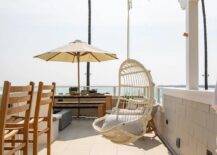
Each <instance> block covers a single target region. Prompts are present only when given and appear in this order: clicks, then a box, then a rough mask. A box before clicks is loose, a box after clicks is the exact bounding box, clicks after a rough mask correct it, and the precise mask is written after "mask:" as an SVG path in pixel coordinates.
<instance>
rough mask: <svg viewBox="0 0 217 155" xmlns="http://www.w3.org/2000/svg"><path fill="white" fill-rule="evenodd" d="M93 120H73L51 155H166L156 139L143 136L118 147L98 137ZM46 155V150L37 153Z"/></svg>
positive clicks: (61, 135) (150, 136) (165, 150)
mask: <svg viewBox="0 0 217 155" xmlns="http://www.w3.org/2000/svg"><path fill="white" fill-rule="evenodd" d="M92 122H93V119H79V120H73V122H72V124H71V125H70V126H68V127H67V128H66V129H64V130H63V131H62V132H60V135H59V137H58V139H57V140H56V141H55V142H54V143H53V144H52V155H61V154H62V155H63V154H64V155H71V154H75V155H147V154H150V155H168V154H169V151H168V150H167V148H166V147H165V146H164V145H163V144H162V142H161V141H160V140H159V138H158V137H155V138H152V137H153V136H154V135H153V134H149V135H145V136H144V137H143V138H141V139H139V140H138V141H136V142H135V143H133V144H129V145H120V144H115V143H112V142H111V141H109V140H107V139H105V138H103V137H102V136H101V135H98V134H97V133H96V132H95V131H94V130H93V128H92ZM39 154H40V155H45V154H46V149H42V150H41V151H40V152H39Z"/></svg>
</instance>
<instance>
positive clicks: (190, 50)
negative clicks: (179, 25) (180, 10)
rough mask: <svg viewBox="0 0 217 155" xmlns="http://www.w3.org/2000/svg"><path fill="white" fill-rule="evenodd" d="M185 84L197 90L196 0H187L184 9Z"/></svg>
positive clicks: (188, 87)
mask: <svg viewBox="0 0 217 155" xmlns="http://www.w3.org/2000/svg"><path fill="white" fill-rule="evenodd" d="M186 30H187V32H188V37H187V39H186V86H187V89H190V90H197V89H198V83H199V82H198V81H199V63H198V0H188V6H187V10H186Z"/></svg>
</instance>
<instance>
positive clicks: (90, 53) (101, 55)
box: [34, 40, 118, 91]
mask: <svg viewBox="0 0 217 155" xmlns="http://www.w3.org/2000/svg"><path fill="white" fill-rule="evenodd" d="M34 58H39V59H42V60H45V61H59V62H70V63H75V62H76V63H78V89H80V62H101V61H108V60H114V59H118V58H117V56H116V54H113V53H110V52H107V51H104V50H101V49H98V48H96V47H93V46H91V45H89V44H87V43H85V42H82V41H80V40H75V41H74V42H70V43H69V44H68V45H65V46H62V47H59V48H56V49H54V50H51V51H49V52H45V53H43V54H40V55H37V56H34ZM79 91H80V90H79Z"/></svg>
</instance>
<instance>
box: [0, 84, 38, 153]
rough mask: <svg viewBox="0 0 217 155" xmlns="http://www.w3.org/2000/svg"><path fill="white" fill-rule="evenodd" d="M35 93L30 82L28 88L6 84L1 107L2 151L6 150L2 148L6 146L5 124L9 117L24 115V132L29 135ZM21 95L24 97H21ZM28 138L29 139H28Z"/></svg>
mask: <svg viewBox="0 0 217 155" xmlns="http://www.w3.org/2000/svg"><path fill="white" fill-rule="evenodd" d="M33 91H34V83H33V82H30V84H29V85H28V86H11V83H10V82H8V81H5V82H4V88H3V94H2V101H1V106H0V118H1V119H0V139H1V141H0V151H2V150H4V148H2V146H3V144H4V132H5V124H6V119H7V118H8V117H9V115H11V114H17V115H19V113H20V112H22V113H24V114H25V115H24V116H25V117H24V120H23V122H24V123H23V128H24V132H25V133H28V127H29V118H30V109H31V103H32V96H33ZM21 94H22V96H20V95H21ZM24 94H25V95H24ZM21 103H22V104H21ZM10 105H11V106H10ZM26 135H27V134H26ZM26 138H27V139H28V137H26ZM0 153H2V152H0Z"/></svg>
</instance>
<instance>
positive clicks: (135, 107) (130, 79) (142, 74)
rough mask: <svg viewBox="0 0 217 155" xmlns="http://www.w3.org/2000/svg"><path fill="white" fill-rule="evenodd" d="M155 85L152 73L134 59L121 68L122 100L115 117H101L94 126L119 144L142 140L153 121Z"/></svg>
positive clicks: (120, 87) (120, 89)
mask: <svg viewBox="0 0 217 155" xmlns="http://www.w3.org/2000/svg"><path fill="white" fill-rule="evenodd" d="M154 103H155V100H154V83H153V81H152V77H151V74H150V71H149V70H147V69H146V68H145V67H144V66H143V65H142V64H141V63H139V62H138V61H136V60H133V59H127V60H126V61H124V62H123V63H122V64H121V66H120V69H119V97H118V101H117V104H116V107H115V108H113V110H112V112H111V114H109V115H106V116H104V117H102V118H98V119H96V120H95V121H94V122H93V127H94V129H95V130H96V131H98V132H100V133H101V134H102V135H103V136H104V137H106V138H107V139H110V140H111V141H113V142H115V143H122V144H124V143H131V142H134V141H136V140H137V139H138V138H140V137H142V136H143V135H144V134H145V132H146V126H147V123H148V121H149V120H150V119H151V111H152V107H153V105H154Z"/></svg>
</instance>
